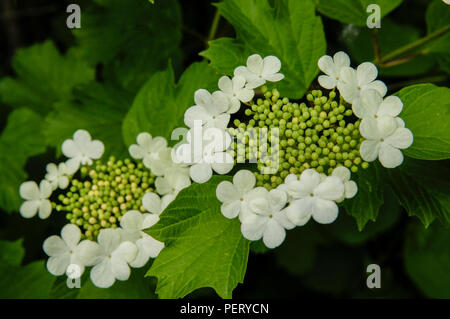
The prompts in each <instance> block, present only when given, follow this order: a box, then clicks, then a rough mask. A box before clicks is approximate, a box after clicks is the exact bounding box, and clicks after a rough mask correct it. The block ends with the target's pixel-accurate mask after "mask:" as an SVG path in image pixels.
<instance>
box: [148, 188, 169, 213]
mask: <svg viewBox="0 0 450 319" xmlns="http://www.w3.org/2000/svg"><path fill="white" fill-rule="evenodd" d="M175 197H176V195H174V194H168V195H165V196H162V197H159V196H158V195H157V194H155V193H152V192H147V193H145V195H144V196H143V197H142V206H144V208H145V210H146V211H148V212H150V213H152V214H155V215H160V214H161V213H162V212H163V211H164V210H165V209H166V207H167V206H169V204H170V203H171V202H172V201H173V200H174V199H175Z"/></svg>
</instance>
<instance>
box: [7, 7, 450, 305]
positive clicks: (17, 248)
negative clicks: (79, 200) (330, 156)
mask: <svg viewBox="0 0 450 319" xmlns="http://www.w3.org/2000/svg"><path fill="white" fill-rule="evenodd" d="M79 2H80V6H81V8H82V9H81V10H82V19H81V24H82V27H81V29H78V30H73V31H72V30H69V29H68V28H67V27H66V24H65V23H66V16H67V14H66V11H65V8H66V6H67V5H68V4H69V3H70V1H51V0H38V1H13V0H4V2H3V9H4V10H3V12H2V14H1V20H0V21H1V22H2V28H0V37H1V38H2V39H5V41H2V45H3V46H4V48H3V49H2V50H1V51H0V57H1V61H2V62H1V63H0V108H1V110H2V111H1V115H0V126H1V129H0V161H1V162H0V165H1V166H0V207H1V209H2V211H1V213H0V239H2V240H1V241H0V269H1V270H2V273H3V274H5V273H7V274H8V276H2V278H1V279H0V297H1V298H76V297H78V298H155V297H156V294H159V297H182V296H186V295H187V296H188V297H190V298H217V297H218V296H221V297H231V296H233V297H235V298H255V297H260V298H286V297H290V298H292V297H311V296H315V297H346V298H404V297H438V298H441V297H446V298H450V291H449V287H450V278H449V274H450V273H449V272H448V264H449V262H450V255H449V254H450V248H449V247H450V246H449V239H450V238H449V235H450V232H449V229H448V225H449V224H450V212H449V207H450V200H449V191H450V185H449V184H448V176H450V175H449V172H448V170H449V163H448V158H449V152H448V150H449V147H448V146H449V143H450V142H449V140H448V136H449V131H450V130H449V123H450V120H449V108H450V104H449V103H450V102H449V101H450V99H449V89H448V88H447V87H446V86H448V80H449V74H450V58H449V52H450V47H449V44H450V38H449V37H450V32H449V29H450V17H449V15H450V6H446V5H445V4H444V3H443V2H442V1H440V0H431V1H430V0H408V1H402V0H395V1H392V0H379V1H377V0H370V1H369V0H367V1H366V0H350V1H347V0H345V1H344V0H342V1H341V0H339V1H338V0H301V1H300V0H240V1H237V0H223V1H221V2H216V1H214V2H212V1H207V0H201V1H200V0H195V1H194V0H183V1H177V0H160V1H154V2H153V1H147V0H130V1H121V0H96V1H87V0H85V1H79ZM369 3H377V4H379V5H380V6H381V7H382V12H381V13H382V15H383V16H385V17H384V18H383V19H382V21H381V29H377V30H369V29H368V28H366V27H365V23H366V19H367V12H366V10H365V8H366V7H367V5H368V4H369ZM339 50H345V51H347V52H349V54H350V56H351V58H352V60H353V61H352V65H354V64H355V63H361V62H363V61H374V62H375V63H376V64H377V65H378V67H379V72H380V78H381V80H383V81H385V82H386V84H387V85H388V87H389V89H390V93H392V94H394V93H395V94H398V95H399V96H400V97H401V98H402V100H403V102H404V104H405V106H404V111H403V113H402V117H403V118H404V120H405V122H406V126H407V127H409V128H411V130H412V131H413V133H414V136H415V142H414V144H413V145H412V147H411V148H410V149H408V150H407V151H405V152H404V153H405V155H406V156H405V162H404V164H403V165H402V166H401V167H399V168H396V169H393V170H386V169H380V168H379V167H378V166H377V165H376V164H374V165H371V166H370V169H369V170H367V171H363V172H360V173H358V174H357V175H356V176H355V179H356V180H357V182H358V186H359V193H358V195H357V196H356V197H355V198H354V199H352V200H349V201H345V202H344V203H343V205H341V214H340V217H339V219H338V220H337V221H336V222H335V223H334V224H332V225H318V224H315V223H309V224H308V225H307V226H305V227H302V228H296V229H295V230H292V231H289V232H288V233H287V239H286V241H285V242H284V243H283V245H282V246H281V247H279V248H278V249H276V250H274V251H270V250H268V249H267V248H265V247H264V246H263V245H262V244H261V242H256V243H251V244H250V245H248V242H247V241H245V240H243V239H242V237H240V233H239V229H238V228H236V226H237V225H236V223H233V222H231V221H228V220H225V219H224V218H220V220H218V218H219V217H221V216H220V215H219V213H218V202H217V201H214V200H213V199H214V189H215V187H214V185H215V184H214V183H217V182H218V180H217V179H213V180H212V181H211V182H210V183H207V184H204V185H203V186H198V185H195V186H193V187H192V188H189V189H187V190H185V192H184V195H185V196H187V197H189V200H188V199H187V197H186V198H185V197H183V196H180V197H179V198H178V199H177V200H176V201H175V202H173V203H172V204H171V206H170V207H169V210H172V211H177V213H178V214H179V215H177V216H176V217H177V218H171V216H170V215H169V214H167V215H165V216H166V218H163V219H162V221H161V223H160V224H158V227H155V228H152V229H151V232H152V235H154V236H156V237H158V236H161V239H164V240H165V241H167V242H168V243H170V242H172V243H173V245H172V246H169V247H168V248H166V249H165V250H164V251H163V252H162V253H161V256H160V258H159V259H156V261H155V262H154V264H153V265H151V264H149V265H147V266H146V267H143V268H142V269H139V270H133V273H132V276H131V278H130V280H128V281H126V282H118V283H116V284H115V285H114V286H113V287H112V288H110V289H106V290H105V289H98V288H96V287H94V286H93V285H92V284H91V283H90V281H89V279H88V278H87V277H86V275H85V276H84V277H82V279H81V281H82V288H81V289H68V288H67V287H66V279H65V278H61V277H60V278H55V277H53V276H51V275H50V274H49V273H48V272H47V271H46V269H45V260H44V259H43V258H45V255H44V253H43V252H42V242H43V240H44V239H45V238H46V237H48V236H50V235H52V234H57V233H59V230H60V228H61V226H62V225H63V224H64V218H63V216H60V215H58V214H54V215H53V216H52V219H51V222H50V223H46V222H42V221H40V220H37V219H33V220H24V219H22V218H20V216H18V213H17V212H18V209H19V207H20V204H21V201H20V198H19V196H18V188H19V185H20V184H21V183H22V182H23V181H25V180H27V179H34V180H39V179H41V178H42V177H43V175H44V174H45V165H46V164H47V163H48V162H49V161H55V160H56V158H58V157H59V156H60V155H61V154H60V150H59V145H60V144H61V142H62V141H63V140H64V139H66V138H67V137H69V136H71V135H72V133H73V131H75V130H76V129H78V128H84V129H87V130H89V131H90V132H91V133H92V135H93V137H94V138H97V139H101V140H103V142H104V143H105V145H106V150H107V153H108V154H106V155H116V156H118V157H121V156H124V154H126V150H127V146H128V145H129V144H130V143H132V142H133V141H134V139H135V136H136V134H137V133H139V132H141V131H142V130H146V131H149V132H151V133H152V134H153V135H155V136H156V135H163V136H165V137H169V136H170V133H171V131H172V129H173V128H175V127H177V126H180V125H182V123H183V113H184V110H185V109H186V108H187V107H189V106H190V105H191V104H193V92H194V91H195V90H196V89H197V88H200V87H203V88H207V89H211V90H212V89H215V87H216V80H217V79H218V77H219V74H223V73H225V74H227V75H231V74H232V70H233V68H234V67H235V66H237V65H239V64H243V63H245V59H246V57H247V56H248V55H249V54H251V53H255V52H257V53H260V54H261V55H269V54H274V55H277V56H278V57H279V58H280V59H281V61H282V63H283V68H282V72H283V73H284V74H285V75H286V80H285V81H283V82H281V83H280V86H279V88H280V90H281V92H282V94H283V95H288V96H289V97H291V98H301V97H302V96H303V94H304V93H305V92H306V90H307V89H308V88H310V87H313V88H314V87H315V84H314V81H313V80H314V79H315V77H316V76H317V74H318V72H319V70H318V68H317V59H318V58H319V57H320V56H321V55H323V54H325V53H326V52H327V53H328V54H333V53H335V52H337V51H339ZM420 83H427V84H420ZM403 115H404V116H403ZM55 157H56V158H55ZM197 188H198V189H197ZM181 195H183V193H182V194H181ZM408 215H409V216H415V217H414V218H408ZM172 217H173V216H172ZM416 217H417V218H416ZM420 221H421V222H420ZM178 223H180V224H181V225H185V226H186V227H185V228H183V227H179V225H178ZM424 225H425V226H426V227H424ZM214 231H216V233H214ZM217 232H219V233H217ZM174 234H177V236H176V237H174ZM193 234H195V235H196V236H197V237H195V240H192V235H193ZM217 234H222V235H223V236H222V237H218V236H217ZM198 247H201V248H202V249H204V250H205V251H207V252H208V253H209V255H208V256H209V257H208V258H205V259H200V258H196V257H199V255H200V254H201V253H202V250H198V249H197V248H198ZM249 247H250V251H251V252H250V255H248V251H249ZM184 252H193V253H192V254H191V255H190V258H186V256H183V253H184ZM180 256H181V257H180ZM175 257H177V258H178V260H180V261H179V262H178V261H177V260H172V259H173V258H175ZM247 257H248V261H247ZM216 263H218V264H216ZM371 263H375V264H379V265H380V266H381V271H382V288H380V289H372V290H371V289H368V288H367V286H366V278H367V276H368V274H367V273H366V267H367V265H369V264H371ZM246 267H247V270H246ZM149 269H150V270H149ZM218 270H220V271H218ZM147 271H148V273H147ZM185 272H186V273H185ZM145 274H147V275H151V276H155V277H157V279H158V280H156V278H155V277H145ZM186 274H189V276H190V277H189V276H188V277H189V278H187V277H186V276H185V275H186ZM244 274H245V276H244ZM157 281H158V285H157V284H156V283H157ZM242 281H243V282H244V284H239V283H240V282H242ZM236 285H237V287H236ZM201 287H213V288H214V289H215V291H216V292H215V291H214V290H213V289H211V288H201ZM234 287H236V289H235V290H234V291H233V288H234ZM197 288H201V289H197Z"/></svg>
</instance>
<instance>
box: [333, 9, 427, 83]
mask: <svg viewBox="0 0 450 319" xmlns="http://www.w3.org/2000/svg"><path fill="white" fill-rule="evenodd" d="M420 36H421V34H420V30H419V29H417V28H415V27H412V26H409V25H399V24H397V23H395V22H393V21H392V20H390V19H389V18H384V19H383V22H382V28H380V29H377V39H378V43H379V47H380V53H381V56H384V55H386V54H388V53H391V52H392V51H394V50H396V49H398V48H400V47H402V46H404V45H407V44H409V43H412V42H414V41H416V40H418V39H419V38H420ZM342 39H343V41H344V42H345V44H346V45H347V47H348V49H349V51H350V56H351V57H352V59H355V60H356V61H357V62H359V63H362V62H365V61H373V60H374V59H375V55H374V50H373V44H372V32H371V30H370V29H368V28H367V27H356V26H349V27H347V28H345V29H344V31H343V32H342ZM435 64H436V61H435V59H434V57H432V56H429V55H424V56H420V57H417V58H415V59H414V60H412V61H409V62H406V63H402V64H400V65H396V66H390V67H379V69H378V71H379V73H380V74H381V75H386V76H405V75H408V76H411V75H419V74H423V73H425V72H427V71H429V70H430V69H431V68H432V67H433V66H434V65H435Z"/></svg>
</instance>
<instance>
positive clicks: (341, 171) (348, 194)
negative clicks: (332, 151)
mask: <svg viewBox="0 0 450 319" xmlns="http://www.w3.org/2000/svg"><path fill="white" fill-rule="evenodd" d="M331 175H332V176H337V177H339V178H340V179H341V181H342V183H344V194H342V196H341V197H340V198H338V199H337V200H336V202H338V203H340V202H342V201H343V200H344V199H346V198H352V197H354V196H355V195H356V193H357V192H358V186H357V185H356V183H355V182H354V181H351V180H350V175H351V173H350V170H349V169H348V168H347V167H345V166H338V167H336V168H335V169H334V170H333V172H332V173H331Z"/></svg>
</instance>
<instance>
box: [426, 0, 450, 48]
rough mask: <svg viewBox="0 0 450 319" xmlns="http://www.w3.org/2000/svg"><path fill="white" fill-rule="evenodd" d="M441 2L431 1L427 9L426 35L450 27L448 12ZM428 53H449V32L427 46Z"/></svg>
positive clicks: (449, 14) (449, 13) (445, 5)
mask: <svg viewBox="0 0 450 319" xmlns="http://www.w3.org/2000/svg"><path fill="white" fill-rule="evenodd" d="M448 9H449V8H448V5H447V4H445V3H444V2H443V1H432V2H431V3H430V5H429V6H428V8H427V13H426V21H427V29H428V34H431V33H433V32H435V31H438V30H441V29H443V28H449V27H450V10H448ZM427 49H428V50H429V51H430V52H441V53H446V54H448V53H449V52H450V30H448V31H447V32H446V34H445V35H442V36H440V37H438V38H437V39H435V40H433V41H432V42H431V43H429V44H428V46H427Z"/></svg>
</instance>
